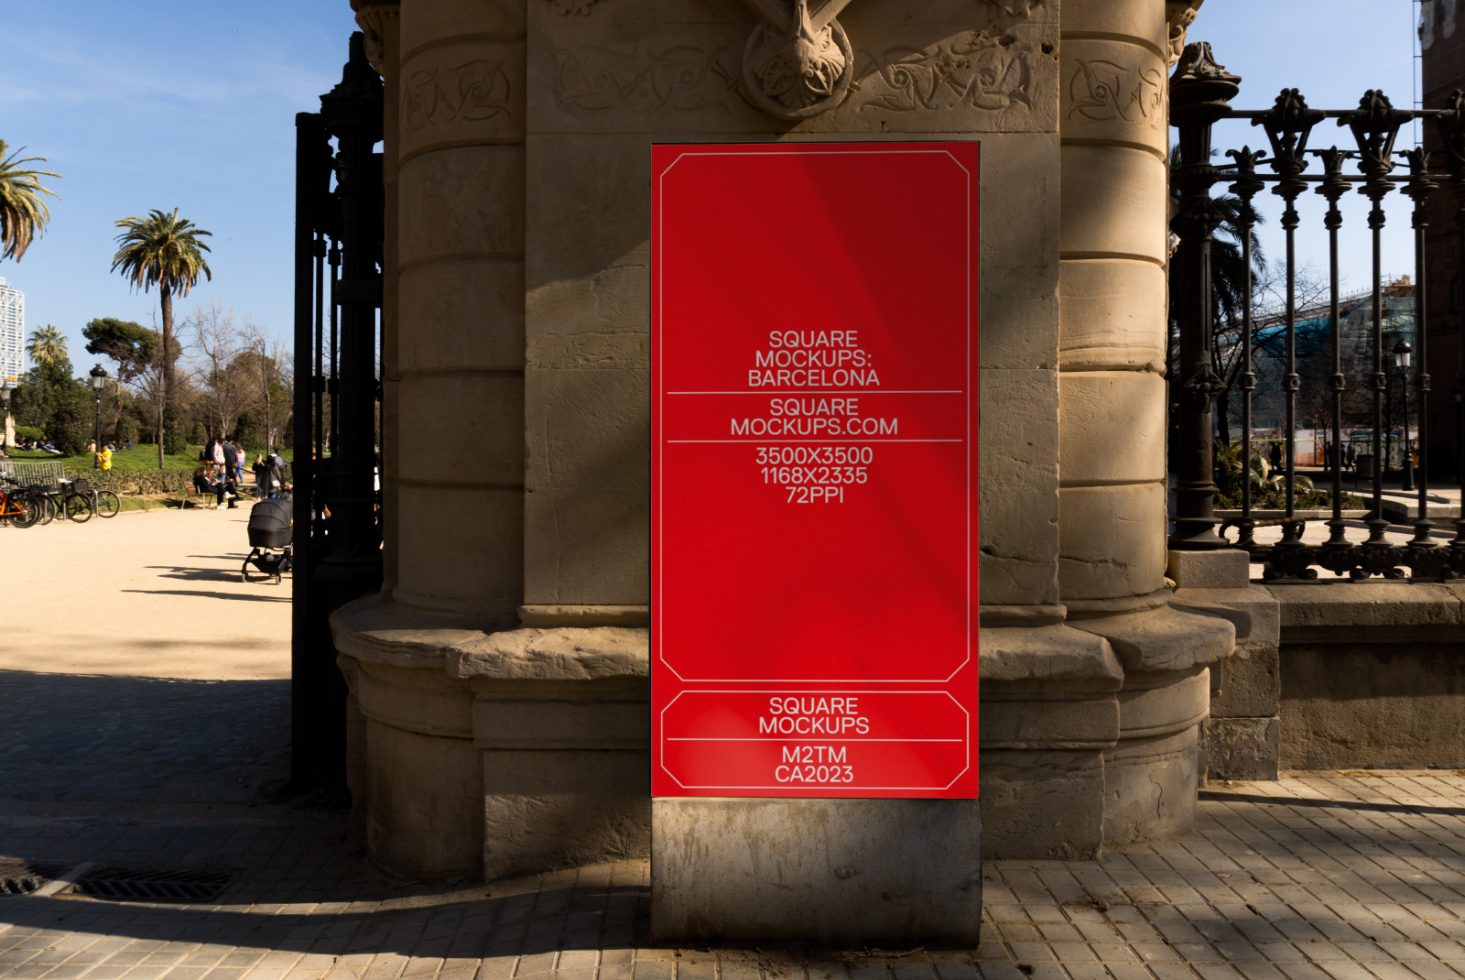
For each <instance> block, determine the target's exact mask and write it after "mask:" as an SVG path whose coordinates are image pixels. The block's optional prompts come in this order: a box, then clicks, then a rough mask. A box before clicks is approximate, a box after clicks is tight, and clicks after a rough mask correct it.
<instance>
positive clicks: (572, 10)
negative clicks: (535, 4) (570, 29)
mask: <svg viewBox="0 0 1465 980" xmlns="http://www.w3.org/2000/svg"><path fill="white" fill-rule="evenodd" d="M549 2H550V3H552V4H554V9H555V10H558V11H559V12H560V13H561V14H563V15H564V16H566V17H568V16H570V15H572V14H579V15H581V16H584V15H586V14H588V13H590V8H591V7H593V6H595V5H596V4H597V3H599V2H600V0H549Z"/></svg>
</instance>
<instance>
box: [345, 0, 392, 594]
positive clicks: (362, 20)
mask: <svg viewBox="0 0 1465 980" xmlns="http://www.w3.org/2000/svg"><path fill="white" fill-rule="evenodd" d="M352 7H353V9H355V11H356V22H357V23H358V24H359V25H361V29H362V31H364V32H365V33H366V56H367V58H368V59H369V60H370V61H371V66H372V67H373V68H375V69H376V70H377V71H378V72H379V73H380V74H381V76H382V79H383V86H382V197H383V202H382V203H383V205H384V214H383V227H382V305H381V317H382V355H381V359H382V378H381V382H382V436H381V438H382V444H381V447H380V448H381V453H382V458H381V482H382V508H383V510H385V511H386V512H388V513H396V512H397V511H398V510H399V509H400V508H399V506H398V491H399V482H398V473H399V471H400V469H401V457H400V447H399V445H398V441H399V440H400V438H401V425H400V424H399V416H398V412H397V403H398V400H399V398H400V382H401V358H400V357H399V355H398V353H397V352H398V347H399V345H400V337H401V333H400V330H399V329H398V323H397V236H398V233H399V227H398V221H397V156H398V146H399V144H400V142H401V137H400V135H399V120H400V115H399V102H398V92H399V91H400V88H401V86H400V80H401V77H402V73H401V65H400V62H401V28H402V19H401V13H402V8H401V0H353V2H352ZM382 531H383V535H382V536H383V545H384V547H383V549H382V564H383V569H382V571H383V582H382V589H383V590H384V591H387V592H390V591H391V590H392V589H393V588H394V587H395V585H396V580H397V555H398V553H399V551H400V548H399V545H398V540H399V535H398V527H397V522H396V521H389V522H387V523H386V525H385V526H384V527H383V528H382Z"/></svg>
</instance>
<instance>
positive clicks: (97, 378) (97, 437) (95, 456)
mask: <svg viewBox="0 0 1465 980" xmlns="http://www.w3.org/2000/svg"><path fill="white" fill-rule="evenodd" d="M87 384H89V385H91V389H92V395H93V397H94V398H95V400H96V424H95V428H94V431H93V439H92V467H93V468H94V469H100V468H101V465H102V457H101V452H102V388H104V387H105V386H106V384H107V372H106V370H105V369H104V368H103V367H102V366H101V365H100V364H98V365H97V366H95V367H93V368H92V370H91V380H89V381H88V382H87Z"/></svg>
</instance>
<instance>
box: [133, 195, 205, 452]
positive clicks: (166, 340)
mask: <svg viewBox="0 0 1465 980" xmlns="http://www.w3.org/2000/svg"><path fill="white" fill-rule="evenodd" d="M117 227H118V228H121V229H122V234H120V235H118V236H117V245H118V248H117V254H116V255H114V256H112V271H113V272H116V271H117V270H119V269H120V270H122V275H123V276H125V277H126V278H127V280H128V281H129V282H130V283H132V287H133V288H134V289H142V290H143V291H147V289H148V288H149V287H151V286H157V287H158V299H159V303H160V305H161V306H162V309H163V343H162V347H161V352H160V354H159V356H160V357H161V358H162V370H161V371H160V372H159V376H160V380H159V385H158V387H159V388H160V389H161V390H160V391H159V392H158V469H162V468H163V452H164V450H163V444H164V441H165V432H166V429H165V426H166V425H167V423H168V422H169V421H171V417H172V413H171V411H169V407H170V406H169V399H170V398H172V397H173V356H172V351H173V294H174V293H177V294H178V295H179V296H187V295H188V291H189V290H190V289H192V288H193V287H194V286H195V285H197V284H198V277H199V274H200V273H202V274H203V275H204V276H205V277H206V278H208V279H213V278H214V274H213V272H211V271H210V270H209V264H208V263H207V262H205V261H204V258H203V253H204V252H207V251H209V247H208V245H206V244H204V243H203V242H202V241H201V240H200V239H202V238H203V237H204V236H206V235H212V234H213V232H209V231H204V230H203V229H202V228H199V227H198V226H196V225H195V224H194V223H193V222H191V221H189V220H188V219H187V218H180V217H178V209H177V208H174V209H173V213H172V214H168V213H167V212H164V211H161V210H159V209H157V208H154V209H153V210H151V211H149V212H148V214H147V217H146V218H123V219H122V220H121V221H118V222H117Z"/></svg>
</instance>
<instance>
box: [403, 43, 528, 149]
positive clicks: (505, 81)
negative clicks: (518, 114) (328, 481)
mask: <svg viewBox="0 0 1465 980" xmlns="http://www.w3.org/2000/svg"><path fill="white" fill-rule="evenodd" d="M509 78H510V75H509V72H508V70H507V68H506V67H505V65H504V64H503V62H501V61H495V60H488V59H482V58H479V59H475V60H472V61H465V62H463V63H462V64H460V65H454V66H453V67H450V68H432V69H426V68H424V69H419V70H418V71H414V72H413V73H412V74H411V75H409V76H408V77H407V78H405V79H404V80H403V82H402V102H401V105H402V118H403V121H404V123H405V127H406V129H407V130H408V131H409V132H410V131H414V130H419V129H424V128H426V127H428V126H432V125H438V124H441V123H444V122H449V121H454V120H457V121H467V122H482V121H484V120H488V119H493V118H495V117H497V116H512V115H513V111H514V107H513V103H512V101H511V98H512V95H513V86H512V83H511V82H510V80H509Z"/></svg>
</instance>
